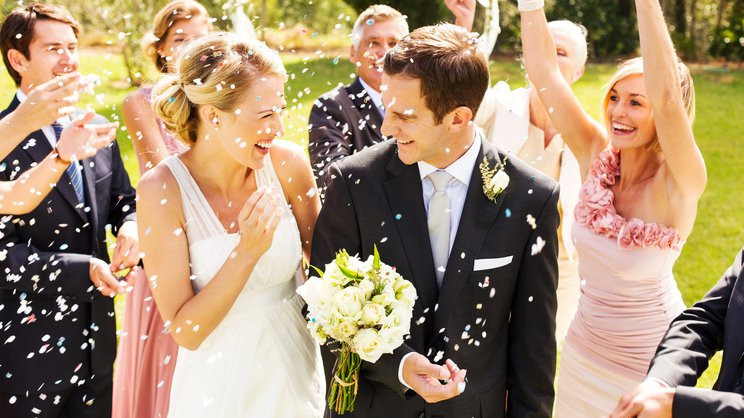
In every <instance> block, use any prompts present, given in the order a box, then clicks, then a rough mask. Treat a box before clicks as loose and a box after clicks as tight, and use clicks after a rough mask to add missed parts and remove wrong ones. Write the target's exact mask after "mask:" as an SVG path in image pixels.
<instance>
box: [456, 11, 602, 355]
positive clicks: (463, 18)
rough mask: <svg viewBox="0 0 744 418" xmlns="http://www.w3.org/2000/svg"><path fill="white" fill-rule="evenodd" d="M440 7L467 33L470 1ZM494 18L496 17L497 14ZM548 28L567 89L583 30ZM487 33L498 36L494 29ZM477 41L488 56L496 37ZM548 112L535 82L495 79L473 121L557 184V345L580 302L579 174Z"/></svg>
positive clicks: (581, 55)
mask: <svg viewBox="0 0 744 418" xmlns="http://www.w3.org/2000/svg"><path fill="white" fill-rule="evenodd" d="M445 3H446V4H447V7H448V8H449V9H450V11H451V12H452V14H453V15H454V16H455V18H456V20H455V23H456V24H457V25H460V26H462V27H464V28H465V29H467V30H471V28H472V25H473V18H474V17H475V3H476V2H475V0H445ZM492 13H493V12H492ZM495 13H498V11H495ZM495 18H496V19H498V15H496V16H495ZM548 30H549V31H550V34H551V35H552V36H553V39H554V41H555V53H556V56H557V63H558V68H559V69H560V73H561V75H562V76H563V79H564V80H565V81H566V83H568V84H569V85H572V84H573V83H575V82H576V81H578V80H579V79H580V78H581V76H582V75H584V66H585V64H586V58H587V46H586V29H585V28H584V27H583V26H581V25H578V24H576V23H574V22H571V21H568V20H554V21H552V22H548ZM489 32H491V33H495V34H496V35H498V32H499V29H498V26H497V29H496V30H490V31H489ZM479 40H480V41H481V42H479V43H480V45H479V49H480V50H481V51H482V52H483V53H485V54H486V56H489V55H490V54H491V50H492V49H493V46H494V44H495V35H490V34H489V33H486V34H484V35H482V36H481V38H480V39H479ZM548 113H549V112H548V109H547V108H546V107H545V106H543V104H542V102H541V101H540V97H539V96H538V94H537V90H536V89H535V86H534V84H532V83H530V84H529V86H528V87H527V88H523V87H520V88H515V89H512V88H511V87H510V86H509V84H507V82H506V81H499V82H498V83H496V85H494V86H493V87H491V88H489V89H488V91H486V95H485V96H484V97H483V101H482V102H481V105H480V107H479V108H478V114H477V115H476V116H475V123H476V124H477V125H478V126H480V127H481V128H483V132H484V133H485V137H486V140H488V141H489V142H491V143H492V144H494V145H496V146H498V147H499V148H500V149H502V150H503V151H505V152H507V153H509V154H510V155H513V156H516V157H518V158H520V159H522V160H524V161H525V162H527V163H529V164H530V165H532V166H533V167H535V168H537V169H538V170H540V171H542V172H543V173H545V174H547V175H549V176H550V177H551V178H552V179H553V180H555V181H557V182H558V183H559V184H560V186H561V198H560V201H559V203H558V210H559V211H560V214H561V225H560V227H559V233H558V245H559V248H558V290H557V292H558V295H557V296H558V311H557V312H556V317H555V338H556V342H557V343H558V344H559V345H560V344H562V343H563V338H564V337H565V335H566V331H567V330H568V324H569V322H570V321H571V318H572V317H573V314H574V312H575V310H576V305H577V304H578V300H579V272H578V256H577V254H576V247H575V246H574V244H573V239H572V238H571V225H572V224H573V213H574V208H575V207H576V203H577V202H578V200H579V188H580V187H581V173H580V171H579V163H578V162H577V161H576V157H574V155H573V153H571V150H570V149H569V148H568V145H566V143H565V141H564V140H563V138H562V137H561V135H560V133H559V132H558V131H557V130H556V128H555V125H553V122H552V121H551V120H550V115H549V114H548Z"/></svg>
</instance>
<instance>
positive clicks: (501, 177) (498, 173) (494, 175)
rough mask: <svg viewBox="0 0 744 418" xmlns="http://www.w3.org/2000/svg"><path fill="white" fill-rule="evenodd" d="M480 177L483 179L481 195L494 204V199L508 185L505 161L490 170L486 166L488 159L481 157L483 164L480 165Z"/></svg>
mask: <svg viewBox="0 0 744 418" xmlns="http://www.w3.org/2000/svg"><path fill="white" fill-rule="evenodd" d="M479 168H480V172H481V177H483V194H485V195H486V197H487V198H488V199H489V200H491V201H493V202H495V201H496V197H498V195H500V194H501V193H502V192H503V191H504V190H505V189H506V187H507V186H508V185H509V175H508V174H506V171H504V169H505V168H506V159H504V162H502V163H501V164H498V165H496V167H494V168H491V167H490V166H489V165H488V159H486V157H483V162H482V163H480V166H479Z"/></svg>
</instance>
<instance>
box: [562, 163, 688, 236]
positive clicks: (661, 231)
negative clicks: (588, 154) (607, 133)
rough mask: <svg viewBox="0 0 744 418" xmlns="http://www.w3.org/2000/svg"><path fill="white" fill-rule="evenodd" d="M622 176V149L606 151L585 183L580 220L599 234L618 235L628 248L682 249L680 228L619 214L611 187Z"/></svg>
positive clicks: (580, 201)
mask: <svg viewBox="0 0 744 418" xmlns="http://www.w3.org/2000/svg"><path fill="white" fill-rule="evenodd" d="M619 175H620V150H617V149H614V148H613V149H607V150H605V151H602V152H601V153H600V154H599V156H598V157H597V159H596V160H594V162H593V163H592V168H591V170H589V175H588V176H587V179H586V181H585V182H584V184H583V185H582V186H581V192H580V194H579V203H578V204H577V205H576V211H575V212H574V213H575V218H576V221H577V222H578V223H579V224H581V225H584V226H586V227H587V228H589V229H590V230H591V231H593V232H595V233H597V234H601V235H604V236H606V237H608V238H615V237H617V244H618V245H619V246H620V248H622V249H625V250H630V249H632V248H644V247H658V248H660V249H675V250H680V249H681V248H682V241H681V240H680V238H679V231H677V229H676V228H672V227H668V226H665V225H661V224H657V223H654V222H644V221H642V220H640V219H638V218H631V219H629V220H626V219H625V218H623V217H622V216H620V215H618V214H617V211H616V210H615V206H614V205H613V201H614V199H615V195H614V193H612V190H610V186H612V185H614V184H615V179H616V178H617V176H619Z"/></svg>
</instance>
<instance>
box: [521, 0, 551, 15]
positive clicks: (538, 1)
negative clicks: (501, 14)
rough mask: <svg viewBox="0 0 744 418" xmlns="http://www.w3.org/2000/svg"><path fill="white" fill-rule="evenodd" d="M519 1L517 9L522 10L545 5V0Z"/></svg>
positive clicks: (526, 10) (531, 9)
mask: <svg viewBox="0 0 744 418" xmlns="http://www.w3.org/2000/svg"><path fill="white" fill-rule="evenodd" d="M517 3H518V4H517V9H518V10H519V11H520V12H531V11H533V10H537V9H542V8H543V6H545V0H519V1H518V2H517Z"/></svg>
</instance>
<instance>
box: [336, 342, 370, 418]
mask: <svg viewBox="0 0 744 418" xmlns="http://www.w3.org/2000/svg"><path fill="white" fill-rule="evenodd" d="M361 364H362V359H361V358H359V355H358V354H356V353H352V352H351V348H350V347H349V346H348V345H347V344H343V345H342V347H341V351H340V352H339V356H338V360H337V361H336V367H335V368H334V373H333V380H332V381H331V390H330V392H329V394H328V405H329V407H331V408H333V410H334V411H336V413H338V414H341V415H343V414H344V413H346V412H354V401H355V400H356V394H357V389H358V387H359V366H360V365H361Z"/></svg>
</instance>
